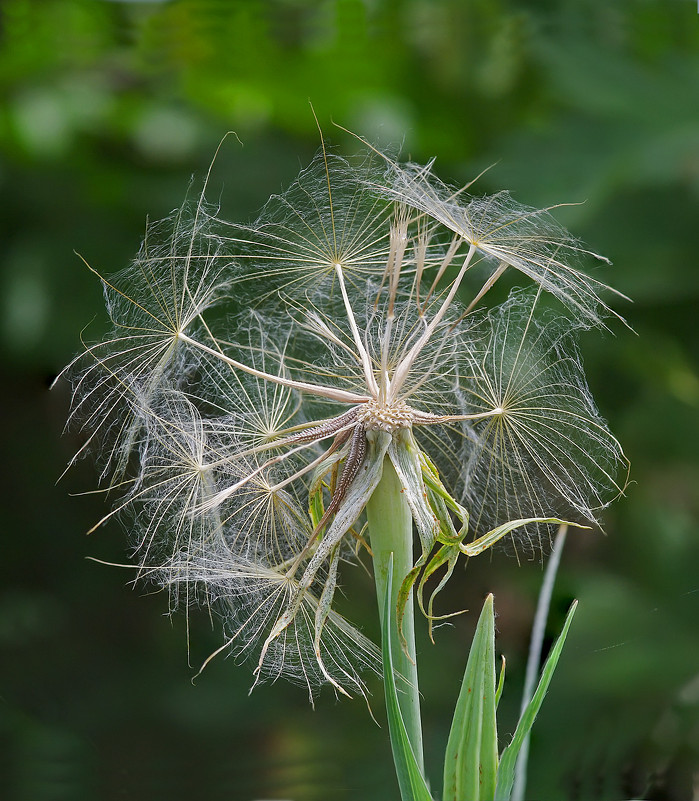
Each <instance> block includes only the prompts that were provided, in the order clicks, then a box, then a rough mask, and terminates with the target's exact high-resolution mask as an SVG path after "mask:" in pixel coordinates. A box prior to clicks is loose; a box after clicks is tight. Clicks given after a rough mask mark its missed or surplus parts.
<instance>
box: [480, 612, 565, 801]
mask: <svg viewBox="0 0 699 801" xmlns="http://www.w3.org/2000/svg"><path fill="white" fill-rule="evenodd" d="M577 606H578V602H577V601H573V603H572V604H571V607H570V609H569V610H568V615H567V617H566V620H565V623H564V624H563V630H562V631H561V634H560V636H559V637H558V639H557V640H556V642H555V644H554V646H553V648H552V649H551V652H550V653H549V655H548V659H547V660H546V664H545V665H544V669H543V670H542V672H541V679H539V684H538V686H537V688H536V692H535V693H534V696H533V697H532V700H531V701H530V702H529V705H528V706H527V708H526V710H525V711H524V712H523V713H522V717H521V718H520V719H519V723H518V724H517V728H516V729H515V733H514V736H513V737H512V742H511V743H510V744H509V745H508V746H507V748H506V749H505V750H504V751H503V752H502V757H501V759H500V767H499V768H498V781H497V789H496V791H495V801H509V798H510V793H511V792H512V785H513V783H514V779H515V766H516V764H517V756H518V754H519V750H520V748H521V747H522V743H523V742H524V739H525V737H526V736H527V734H528V733H529V731H530V730H531V728H532V726H533V725H534V720H535V718H536V716H537V715H538V713H539V710H540V709H541V704H542V703H543V701H544V696H545V695H546V691H547V690H548V687H549V684H550V683H551V679H552V678H553V672H554V670H555V669H556V665H557V664H558V660H559V658H560V656H561V651H562V650H563V646H564V644H565V641H566V637H567V636H568V629H570V624H571V623H572V621H573V615H574V614H575V610H576V609H577Z"/></svg>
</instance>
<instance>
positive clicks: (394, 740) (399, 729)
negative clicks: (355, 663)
mask: <svg viewBox="0 0 699 801" xmlns="http://www.w3.org/2000/svg"><path fill="white" fill-rule="evenodd" d="M392 579H393V555H392V554H391V557H390V559H389V563H388V581H387V582H386V593H385V595H384V609H383V623H382V638H381V639H382V643H381V650H382V653H383V683H384V691H385V693H386V711H387V713H388V731H389V734H390V736H391V748H392V750H393V762H394V764H395V766H396V775H397V777H398V785H399V787H400V796H401V798H402V799H403V801H432V796H431V795H430V791H429V790H428V789H427V784H426V783H425V779H424V777H423V775H422V772H421V771H420V768H419V766H418V764H417V760H416V759H415V755H414V754H413V749H412V748H411V747H410V741H409V740H408V733H407V731H406V729H405V724H404V723H403V716H402V714H401V711H400V706H399V705H398V693H397V691H396V682H395V678H394V676H393V659H392V657H391V617H392V609H391V582H392Z"/></svg>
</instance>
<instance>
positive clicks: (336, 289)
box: [67, 147, 625, 694]
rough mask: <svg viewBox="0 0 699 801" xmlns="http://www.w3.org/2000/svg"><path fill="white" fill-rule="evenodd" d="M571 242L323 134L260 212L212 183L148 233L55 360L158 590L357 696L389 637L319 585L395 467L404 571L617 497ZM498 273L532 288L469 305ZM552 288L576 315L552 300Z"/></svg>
mask: <svg viewBox="0 0 699 801" xmlns="http://www.w3.org/2000/svg"><path fill="white" fill-rule="evenodd" d="M379 155H380V154H379ZM581 252H583V251H582V250H581V248H580V247H579V245H577V243H575V242H574V240H572V238H571V237H570V236H569V235H568V234H567V233H566V232H564V231H563V230H562V229H561V228H560V226H558V225H557V224H556V223H554V222H553V220H552V218H551V216H550V214H549V212H548V211H535V210H532V209H525V208H524V207H520V206H517V205H516V204H514V203H513V202H512V201H511V199H510V198H509V196H508V195H506V194H504V193H501V194H498V195H495V196H494V197H490V198H470V199H468V198H465V196H464V195H463V193H460V192H454V191H452V190H450V189H448V187H446V185H444V184H442V183H441V182H440V181H439V180H438V179H436V178H435V177H434V175H433V174H432V170H431V165H428V166H427V167H417V166H416V165H412V164H408V165H397V164H395V163H394V162H393V161H391V160H389V159H386V158H385V157H383V156H380V157H379V158H377V157H376V154H375V153H374V154H373V155H372V158H369V159H366V160H364V161H361V162H358V163H355V162H349V161H347V160H344V159H341V158H339V157H338V156H335V155H333V154H329V153H328V152H327V150H326V149H325V147H324V148H323V150H322V153H321V154H320V155H319V157H317V158H316V159H315V160H314V161H313V163H312V164H311V166H310V167H309V168H308V169H306V170H304V171H303V172H302V173H301V175H300V176H299V178H298V179H297V180H296V182H295V183H294V184H293V185H292V186H291V187H290V189H289V190H288V191H286V192H285V193H283V194H280V195H277V196H274V197H273V198H271V199H270V201H269V202H268V203H267V205H266V206H265V207H264V209H263V210H262V212H261V214H260V216H259V217H258V219H257V220H256V221H255V222H254V223H252V224H249V225H241V224H238V223H231V222H228V221H226V220H224V219H222V218H221V216H220V214H219V212H218V210H217V209H216V208H213V207H210V206H208V205H207V204H206V203H205V201H204V197H203V195H202V198H201V199H200V200H199V201H198V202H197V203H196V204H194V205H193V206H190V205H188V204H185V206H183V208H182V209H181V210H180V211H179V212H178V213H177V214H176V215H174V216H172V217H171V218H169V219H168V220H166V221H164V222H163V223H160V224H158V225H155V226H150V227H149V229H148V233H147V238H146V241H145V243H144V245H143V248H142V250H141V253H140V254H139V255H138V257H137V258H136V260H135V261H134V263H133V264H132V265H131V267H129V268H128V269H127V270H125V271H123V272H122V273H119V274H118V275H117V276H115V277H113V278H110V279H106V278H101V280H102V283H103V286H104V289H105V296H106V300H107V307H108V311H109V314H110V317H111V320H112V323H113V330H112V332H111V334H110V335H108V336H107V337H106V338H105V339H104V340H102V341H99V342H96V343H93V344H87V345H86V347H85V351H84V353H83V354H82V355H81V356H79V357H78V358H77V359H76V360H75V361H74V362H73V363H72V364H71V365H70V366H69V368H67V373H68V375H69V376H70V378H71V379H72V381H73V384H74V396H73V408H72V412H71V420H72V421H76V422H78V423H79V424H81V425H82V426H83V428H84V429H85V430H87V431H88V432H89V435H88V442H87V445H86V448H89V449H91V450H93V451H95V452H96V453H97V454H98V456H100V457H101V464H102V480H103V482H104V486H105V489H106V490H107V491H109V492H111V493H112V494H120V500H118V501H117V502H116V504H115V508H114V511H113V512H112V513H110V515H108V516H107V517H110V516H111V515H113V514H116V513H119V514H120V515H123V514H127V513H130V522H129V529H130V531H131V534H132V545H133V550H134V556H135V558H136V560H137V562H138V564H139V569H140V571H141V573H142V574H143V575H146V576H148V577H149V578H150V579H151V580H152V581H154V582H156V583H157V584H159V585H160V586H163V587H166V588H168V590H169V592H170V596H171V599H172V604H173V608H174V607H175V606H177V605H178V604H181V605H189V604H192V603H200V604H206V605H207V606H210V607H212V608H213V609H215V610H216V611H217V612H218V613H219V614H220V616H221V618H222V620H223V625H224V629H225V631H226V642H225V645H224V646H223V649H224V650H225V649H228V650H230V651H232V652H234V653H235V654H238V655H245V656H248V655H252V658H253V659H254V660H256V667H255V676H256V682H257V681H261V680H262V679H264V678H271V679H276V678H277V677H278V676H282V675H283V676H286V677H288V678H290V679H292V680H294V681H298V682H301V683H302V684H305V685H306V686H307V687H308V689H309V693H311V694H312V693H313V691H314V690H315V689H316V688H317V687H318V686H319V685H320V684H323V683H330V684H331V685H332V686H333V687H334V688H335V689H336V690H337V691H339V692H343V693H347V692H352V691H354V692H360V693H363V692H364V691H365V689H364V680H363V678H362V672H363V671H364V670H366V669H370V670H372V669H373V670H378V669H379V668H380V657H379V653H378V650H377V649H376V647H375V646H374V645H372V644H371V643H370V642H369V641H368V640H367V639H366V638H365V637H364V636H363V635H362V634H361V633H360V632H359V631H358V630H357V629H356V628H354V627H353V626H352V625H351V624H350V623H349V622H348V621H346V620H345V619H344V618H343V617H341V616H340V615H339V614H338V613H337V612H336V611H335V610H334V608H333V601H334V594H335V590H336V587H337V583H338V580H339V577H340V573H341V570H342V569H343V568H344V566H345V564H347V563H349V562H354V561H356V560H357V558H358V555H360V554H361V552H362V551H363V550H364V549H365V548H366V547H367V543H366V539H365V536H364V531H363V515H364V509H365V506H366V504H367V502H368V500H369V498H370V497H371V495H372V493H373V492H374V490H375V488H376V487H377V485H378V483H379V481H380V480H381V476H382V472H383V468H384V464H385V461H386V460H387V459H388V460H390V463H391V464H392V466H393V468H394V469H395V471H396V474H397V476H398V479H399V481H400V483H401V485H402V489H403V494H404V497H405V498H406V501H407V503H408V505H409V507H410V510H411V512H412V515H413V519H414V522H415V530H416V533H417V535H418V538H419V542H420V553H419V556H418V560H417V562H416V568H420V567H425V566H426V565H428V558H429V557H430V554H433V553H434V552H435V551H437V552H438V555H439V559H438V560H437V562H438V563H439V564H443V563H444V562H446V563H448V566H449V568H448V575H451V572H452V571H453V568H454V564H455V562H456V560H457V559H458V557H459V555H460V554H466V555H469V556H470V555H476V554H478V553H480V552H481V551H483V550H484V549H486V548H488V547H490V546H491V545H492V544H494V543H495V542H497V541H498V540H500V539H503V538H505V537H507V538H509V539H510V540H511V541H512V542H515V543H517V544H518V545H522V544H523V545H525V546H527V547H528V546H530V545H537V546H538V545H539V543H540V542H541V541H542V540H546V538H547V537H548V531H549V529H550V527H551V526H552V525H554V524H555V523H556V522H557V521H558V520H560V519H565V520H571V521H575V520H578V521H581V522H595V521H596V516H597V514H598V511H599V510H600V509H602V508H603V507H604V506H606V505H607V504H608V503H609V502H610V500H611V499H612V498H613V497H615V496H616V495H618V494H619V493H620V492H622V491H623V488H624V478H623V476H622V477H621V478H620V477H619V475H618V474H619V471H620V468H621V467H622V466H623V465H624V464H625V460H624V456H623V453H622V451H621V448H620V446H619V444H618V443H617V441H616V440H615V439H614V437H613V436H612V435H611V433H610V432H609V430H608V428H607V426H606V424H605V423H604V421H603V420H602V419H601V418H600V416H599V414H598V412H597V409H596V407H595V405H594V403H593V401H592V398H591V396H590V393H589V390H588V389H587V385H586V383H585V378H584V373H583V370H582V365H581V362H580V357H579V354H578V352H577V350H576V348H575V345H574V341H573V332H574V329H575V328H579V327H585V326H587V325H589V323H590V322H597V321H599V320H600V319H601V315H602V313H603V312H604V311H605V309H606V305H605V303H604V301H603V300H602V299H601V298H600V297H599V295H598V291H599V290H601V288H602V285H600V284H598V283H597V282H596V281H594V280H593V279H591V278H589V277H587V276H586V275H585V274H584V273H582V272H581V271H580V270H579V269H578V267H577V266H572V265H571V264H570V263H569V262H568V261H566V259H567V257H569V256H576V255H578V254H580V253H581ZM484 258H485V259H487V260H488V261H489V262H490V263H492V265H493V267H492V269H491V271H490V272H489V273H488V274H487V276H486V279H485V281H484V282H483V283H482V285H477V286H475V288H474V286H473V284H472V282H471V281H470V280H469V281H467V280H466V276H467V275H468V277H469V279H470V278H471V271H472V268H473V266H474V264H476V262H478V261H479V260H482V259H484ZM509 267H513V268H514V269H516V270H518V271H520V272H521V273H523V274H524V275H526V276H527V277H528V278H529V279H533V282H534V285H533V287H532V288H531V289H530V290H529V291H518V292H515V293H514V294H513V295H512V296H511V297H510V298H509V300H507V301H506V302H505V303H504V304H502V305H501V306H499V307H495V308H493V309H491V310H490V311H485V310H483V309H482V308H481V306H482V303H483V299H484V297H485V295H486V293H487V292H488V291H489V289H490V288H491V287H492V286H493V285H494V283H495V282H497V281H498V280H499V278H500V276H501V275H502V274H503V272H504V271H505V270H506V269H507V268H509ZM542 292H550V293H553V295H555V296H557V297H558V298H559V299H560V300H562V301H563V304H564V307H563V308H564V309H565V308H566V307H567V308H568V309H572V310H573V311H574V313H575V314H576V316H577V318H578V319H579V320H581V321H582V322H577V323H572V322H571V320H570V319H569V318H568V317H566V316H565V315H564V314H563V312H560V313H558V314H552V313H544V312H543V311H542V310H541V309H540V305H541V304H540V303H539V299H540V295H541V293H542ZM437 562H434V560H433V561H432V562H430V564H436V563H437ZM431 570H432V568H430V567H429V566H427V567H425V573H424V575H423V579H422V580H421V582H420V584H419V585H418V587H419V593H420V596H422V592H423V588H424V581H425V580H426V578H428V577H429V574H430V572H431ZM411 575H413V574H411ZM414 575H415V576H417V571H414ZM414 580H415V578H412V579H410V581H414ZM443 583H444V582H442V583H441V584H440V585H439V586H440V587H441V586H442V584H443ZM429 609H431V602H430V605H429Z"/></svg>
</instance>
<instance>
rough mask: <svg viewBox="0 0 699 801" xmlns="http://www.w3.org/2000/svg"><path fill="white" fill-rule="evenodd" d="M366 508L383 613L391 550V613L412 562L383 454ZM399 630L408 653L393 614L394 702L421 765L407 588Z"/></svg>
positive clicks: (398, 493)
mask: <svg viewBox="0 0 699 801" xmlns="http://www.w3.org/2000/svg"><path fill="white" fill-rule="evenodd" d="M366 512H367V518H368V521H369V539H370V542H371V550H372V552H373V554H374V580H375V582H376V594H377V597H378V600H379V612H380V615H381V617H382V618H383V599H384V598H385V597H386V584H387V581H388V561H389V557H390V555H391V554H393V583H392V587H391V608H392V609H393V610H394V612H395V610H396V606H397V601H398V590H399V589H400V585H401V583H402V581H403V579H404V578H405V576H406V575H407V574H408V572H409V571H410V570H411V569H412V567H413V517H412V514H411V512H410V508H409V506H408V504H407V501H406V500H405V497H404V494H403V488H402V486H401V483H400V481H399V480H398V476H397V475H396V471H395V469H394V468H393V465H392V464H391V460H390V459H389V458H388V457H386V458H385V460H384V465H383V475H382V478H381V481H380V482H379V484H378V486H377V487H376V489H375V490H374V492H373V494H372V496H371V498H370V500H369V502H368V503H367V506H366ZM382 622H383V621H382ZM403 635H404V637H405V640H406V642H407V646H408V648H407V650H408V654H409V656H408V654H406V653H405V651H404V650H403V648H402V647H401V643H400V638H399V637H398V626H397V621H396V618H395V614H394V618H393V620H392V621H391V641H392V642H391V645H392V648H391V655H392V657H393V667H394V668H395V670H396V672H397V673H398V674H399V675H400V676H401V677H402V678H399V679H398V681H397V686H398V690H399V695H398V703H399V706H400V710H401V714H402V715H403V722H404V723H405V728H406V730H407V732H408V738H409V739H410V745H411V746H412V749H413V753H414V755H415V759H416V761H417V763H418V765H419V766H420V769H421V770H422V769H423V756H422V726H421V722H420V697H419V692H418V683H417V662H416V656H415V616H414V614H413V597H412V593H411V595H410V598H409V600H408V603H407V604H406V606H405V615H404V617H403Z"/></svg>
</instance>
